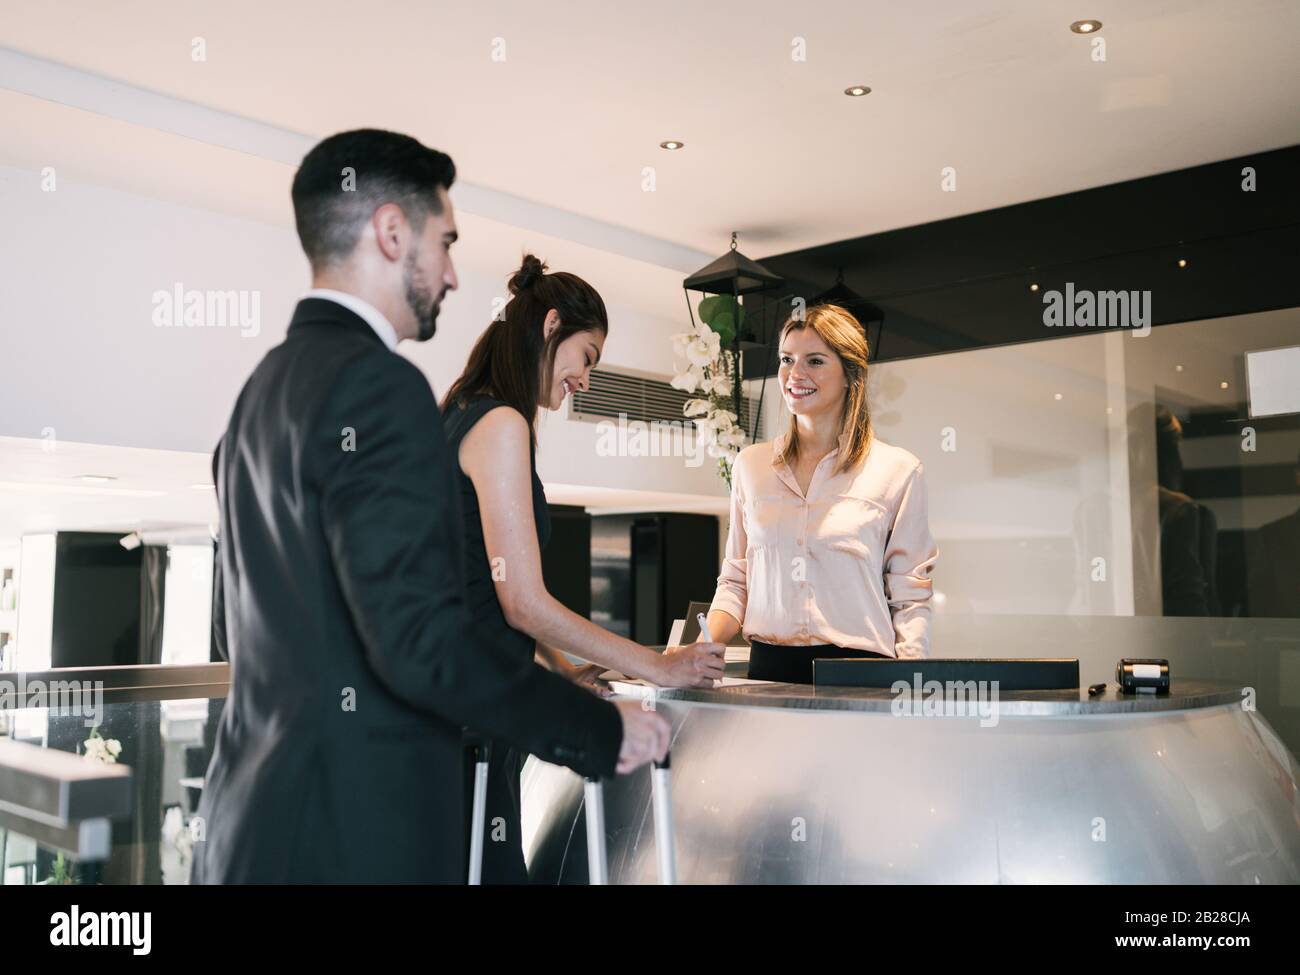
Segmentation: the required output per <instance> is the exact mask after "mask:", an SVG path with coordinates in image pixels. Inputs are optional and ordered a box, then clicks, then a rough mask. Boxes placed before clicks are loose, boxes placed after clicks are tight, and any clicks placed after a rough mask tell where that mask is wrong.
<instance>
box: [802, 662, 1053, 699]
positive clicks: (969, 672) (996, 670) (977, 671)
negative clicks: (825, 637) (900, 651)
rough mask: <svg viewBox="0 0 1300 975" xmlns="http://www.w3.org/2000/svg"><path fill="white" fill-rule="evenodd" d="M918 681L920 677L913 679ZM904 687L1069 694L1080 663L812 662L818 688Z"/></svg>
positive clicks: (815, 683) (814, 680)
mask: <svg viewBox="0 0 1300 975" xmlns="http://www.w3.org/2000/svg"><path fill="white" fill-rule="evenodd" d="M918 674H919V675H920V676H919V677H918V676H917V675H918ZM897 681H904V682H905V683H907V685H908V686H909V687H910V686H914V685H915V684H916V683H917V682H918V681H919V682H920V683H921V684H922V685H924V684H925V683H926V682H927V681H939V682H941V683H944V684H946V683H947V682H948V681H962V682H965V681H976V682H979V681H989V682H991V681H997V682H998V690H999V691H1067V690H1076V689H1078V687H1079V661H1078V658H1060V657H1039V658H1025V657H1021V658H1008V659H978V660H975V659H965V660H958V659H933V658H927V659H922V660H917V659H903V660H893V659H880V660H870V659H868V660H864V659H861V658H857V659H825V660H820V659H819V660H814V661H813V684H814V685H816V686H818V687H883V688H891V687H893V686H894V684H895V682H897Z"/></svg>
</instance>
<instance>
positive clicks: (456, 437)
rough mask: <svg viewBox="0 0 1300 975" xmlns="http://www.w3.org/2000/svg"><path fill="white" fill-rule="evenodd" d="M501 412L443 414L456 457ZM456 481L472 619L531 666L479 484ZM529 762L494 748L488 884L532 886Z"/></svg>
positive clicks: (539, 510) (546, 524)
mask: <svg viewBox="0 0 1300 975" xmlns="http://www.w3.org/2000/svg"><path fill="white" fill-rule="evenodd" d="M498 407H504V408H506V409H512V407H510V406H509V405H508V404H506V403H503V402H502V401H501V400H499V399H493V398H492V397H490V396H475V397H472V398H471V399H470V400H469V401H468V402H467V403H465V405H464V406H451V407H450V408H449V409H448V410H447V412H446V413H444V414H443V429H444V431H445V433H446V437H447V445H448V446H449V447H450V448H451V453H452V456H453V457H459V455H460V444H461V441H462V440H464V439H465V436H466V435H467V434H468V433H469V432H470V430H472V429H474V424H476V423H478V421H479V420H481V419H483V417H484V416H486V415H487V414H488V413H489V412H490V411H492V410H494V409H497V408H498ZM528 459H529V468H530V469H531V471H532V489H533V519H534V521H535V522H536V524H537V545H538V548H539V549H542V548H545V547H546V543H547V542H548V541H549V540H550V537H551V518H550V514H549V512H548V511H547V509H546V492H545V491H544V490H543V489H542V482H541V479H540V478H538V476H537V463H536V453H535V451H531V450H530V452H529V458H528ZM456 481H457V483H458V484H459V485H460V505H461V512H462V514H463V516H464V519H465V521H464V524H465V594H466V603H467V606H468V609H469V617H470V619H472V620H473V621H474V624H475V626H476V627H477V628H478V631H479V635H480V637H481V638H482V639H484V640H487V641H491V642H492V643H493V644H495V645H496V646H497V647H500V648H501V649H503V650H505V651H506V652H507V653H508V654H509V655H510V656H511V657H513V658H515V659H517V660H518V661H519V663H520V665H521V666H531V665H532V660H533V654H534V651H535V649H536V641H535V640H534V639H533V638H532V637H531V636H529V635H528V634H526V633H521V632H520V631H519V630H516V629H512V628H511V627H510V625H509V624H508V623H507V622H506V617H505V613H503V612H502V610H501V603H500V601H499V600H498V599H497V592H496V584H495V583H494V581H493V579H492V564H491V561H490V560H489V558H488V552H487V545H486V543H485V542H484V540H483V519H482V516H481V514H480V511H479V504H478V495H477V494H476V493H475V491H474V483H473V482H472V481H471V480H470V479H469V478H468V477H467V476H466V475H465V472H464V471H462V470H461V469H460V465H459V463H457V465H456ZM527 758H528V755H527V753H525V752H520V751H518V750H517V749H514V748H511V747H510V746H509V745H506V744H505V743H503V742H498V741H494V742H493V743H492V759H491V763H490V764H489V766H488V792H487V814H486V823H485V824H484V842H483V883H485V884H489V883H498V884H500V883H527V882H528V870H527V867H526V866H525V864H524V850H523V838H522V835H521V833H522V825H521V822H520V809H519V773H520V772H521V771H522V769H523V766H524V761H525V759H527ZM466 773H467V774H466V777H465V782H466V796H465V810H466V815H465V830H466V832H465V835H466V849H468V847H469V839H468V837H469V830H470V826H471V816H470V811H471V809H472V806H473V789H474V776H473V758H472V756H469V755H467V757H466Z"/></svg>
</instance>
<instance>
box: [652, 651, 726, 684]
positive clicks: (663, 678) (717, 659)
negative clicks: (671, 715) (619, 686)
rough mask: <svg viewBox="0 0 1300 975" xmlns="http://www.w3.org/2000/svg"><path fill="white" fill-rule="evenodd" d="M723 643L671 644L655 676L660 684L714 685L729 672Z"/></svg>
mask: <svg viewBox="0 0 1300 975" xmlns="http://www.w3.org/2000/svg"><path fill="white" fill-rule="evenodd" d="M725 652H726V648H725V647H724V646H723V645H722V644H721V643H709V642H702V643H692V644H690V645H689V646H685V647H669V648H668V649H667V650H665V651H664V652H663V654H662V656H661V657H660V658H659V664H660V666H659V668H658V669H659V673H658V674H656V675H655V677H654V678H653V680H654V682H655V683H656V684H658V685H659V686H660V687H712V686H713V682H714V681H715V680H721V679H722V675H723V673H725V671H726V666H727V664H726V660H725V658H724V656H723V655H724V653H725Z"/></svg>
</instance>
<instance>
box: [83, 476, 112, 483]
mask: <svg viewBox="0 0 1300 975" xmlns="http://www.w3.org/2000/svg"><path fill="white" fill-rule="evenodd" d="M77 480H78V481H85V482H86V483H87V484H107V483H108V482H109V481H116V480H117V478H116V477H114V476H113V475H112V474H78V475H77Z"/></svg>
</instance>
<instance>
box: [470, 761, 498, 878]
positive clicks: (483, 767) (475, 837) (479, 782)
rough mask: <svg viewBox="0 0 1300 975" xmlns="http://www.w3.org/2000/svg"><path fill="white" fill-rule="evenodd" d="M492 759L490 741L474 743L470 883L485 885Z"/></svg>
mask: <svg viewBox="0 0 1300 975" xmlns="http://www.w3.org/2000/svg"><path fill="white" fill-rule="evenodd" d="M491 758H492V743H491V742H490V741H477V740H476V741H474V812H473V814H472V815H473V818H472V819H471V820H470V823H471V825H470V832H469V883H470V885H471V886H478V885H480V884H482V883H483V842H484V839H485V837H484V832H485V828H486V824H485V822H484V820H485V819H486V818H487V783H488V762H489V761H490V760H491Z"/></svg>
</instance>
